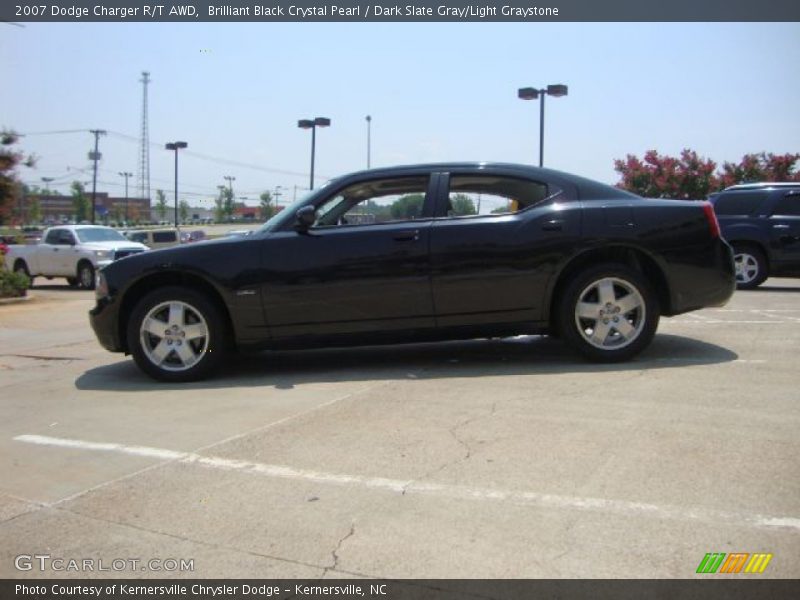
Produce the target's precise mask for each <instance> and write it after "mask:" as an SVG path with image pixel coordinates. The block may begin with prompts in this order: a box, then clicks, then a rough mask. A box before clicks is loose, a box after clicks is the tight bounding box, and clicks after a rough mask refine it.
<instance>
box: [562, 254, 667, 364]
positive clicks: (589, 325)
mask: <svg viewBox="0 0 800 600" xmlns="http://www.w3.org/2000/svg"><path fill="white" fill-rule="evenodd" d="M558 320H559V330H560V332H561V335H562V337H563V338H564V339H565V340H566V341H567V342H568V343H569V344H570V345H572V346H573V347H574V348H575V349H577V350H578V351H579V352H580V353H581V354H583V355H584V356H586V357H588V358H590V359H592V360H596V361H601V362H617V361H622V360H628V359H629V358H632V357H633V356H635V355H637V354H639V352H641V351H642V350H644V348H646V347H647V346H648V345H649V344H650V342H651V341H652V339H653V336H654V335H655V332H656V329H657V327H658V320H659V306H658V300H657V299H656V297H655V294H654V293H653V291H652V288H651V286H650V284H649V282H648V281H647V280H646V279H645V278H644V277H643V276H642V274H641V273H639V272H638V271H636V270H634V269H631V268H630V267H628V266H626V265H621V264H620V265H617V264H606V265H600V266H597V267H592V268H589V269H586V270H584V271H582V272H580V273H579V274H578V275H577V276H576V277H575V278H574V279H573V280H572V281H571V282H570V283H569V284H568V285H567V287H566V289H565V291H564V294H563V296H562V303H561V307H560V310H559V319H558Z"/></svg>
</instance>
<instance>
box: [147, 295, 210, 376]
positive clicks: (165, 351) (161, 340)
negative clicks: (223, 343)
mask: <svg viewBox="0 0 800 600" xmlns="http://www.w3.org/2000/svg"><path fill="white" fill-rule="evenodd" d="M208 331H209V330H208V324H207V323H206V320H205V319H204V318H203V315H202V314H201V313H200V311H198V310H197V309H196V308H195V307H193V306H192V305H191V304H187V303H186V302H180V301H175V300H173V301H171V302H162V303H161V304H158V305H156V306H154V307H153V308H152V309H151V310H150V312H148V313H147V315H146V316H145V318H144V319H142V324H141V327H140V328H139V336H140V339H141V343H142V350H143V351H144V355H145V356H146V357H147V359H148V360H149V361H150V362H152V363H153V364H154V365H156V366H157V367H159V368H161V369H164V370H166V371H185V370H187V369H189V368H191V367H192V366H193V365H195V364H197V362H198V361H199V360H200V359H202V358H203V356H204V355H205V353H206V352H207V351H208V341H209V335H208Z"/></svg>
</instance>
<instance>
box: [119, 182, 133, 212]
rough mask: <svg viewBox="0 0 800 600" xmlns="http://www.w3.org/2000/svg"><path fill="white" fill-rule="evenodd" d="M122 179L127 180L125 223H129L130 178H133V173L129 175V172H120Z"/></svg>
mask: <svg viewBox="0 0 800 600" xmlns="http://www.w3.org/2000/svg"><path fill="white" fill-rule="evenodd" d="M119 176H120V177H124V178H125V223H126V224H127V223H128V178H130V177H133V173H128V172H127V171H120V172H119Z"/></svg>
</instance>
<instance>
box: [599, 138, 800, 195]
mask: <svg viewBox="0 0 800 600" xmlns="http://www.w3.org/2000/svg"><path fill="white" fill-rule="evenodd" d="M799 160H800V154H782V155H776V154H766V153H761V154H747V155H745V156H744V157H742V160H741V161H740V162H739V163H738V164H736V163H729V162H726V163H724V164H723V165H722V168H721V170H720V171H717V172H715V170H716V167H717V165H716V163H715V162H714V161H713V160H710V159H706V158H703V157H701V156H698V154H697V152H695V151H694V150H689V149H685V150H683V151H682V152H681V155H680V157H679V158H675V157H672V156H667V155H663V156H662V155H660V154H659V153H658V152H656V151H655V150H650V151H648V152H646V153H645V155H644V160H641V159H639V158H638V157H637V156H634V155H632V154H629V155H628V156H627V157H626V158H625V160H620V159H617V160H615V161H614V170H615V171H617V173H619V174H620V176H621V178H622V179H621V181H620V182H619V183H618V184H617V186H618V187H621V188H623V189H625V190H628V191H631V192H633V193H635V194H639V195H640V196H645V197H648V198H680V199H702V198H705V197H706V196H708V194H710V193H712V192H716V191H719V190H721V189H724V188H725V187H727V186H729V185H734V184H736V183H744V182H748V181H800V171H798V170H797V169H796V168H795V165H796V163H797V162H798V161H799Z"/></svg>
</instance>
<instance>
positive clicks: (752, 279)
mask: <svg viewBox="0 0 800 600" xmlns="http://www.w3.org/2000/svg"><path fill="white" fill-rule="evenodd" d="M733 264H734V266H735V267H736V287H737V288H738V289H740V290H752V289H754V288H757V287H758V286H760V285H761V284H762V283H764V281H766V279H767V276H768V272H767V271H768V269H767V259H766V258H764V253H763V252H761V250H759V249H758V248H755V247H752V246H747V245H739V244H734V246H733Z"/></svg>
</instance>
